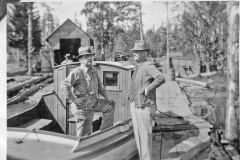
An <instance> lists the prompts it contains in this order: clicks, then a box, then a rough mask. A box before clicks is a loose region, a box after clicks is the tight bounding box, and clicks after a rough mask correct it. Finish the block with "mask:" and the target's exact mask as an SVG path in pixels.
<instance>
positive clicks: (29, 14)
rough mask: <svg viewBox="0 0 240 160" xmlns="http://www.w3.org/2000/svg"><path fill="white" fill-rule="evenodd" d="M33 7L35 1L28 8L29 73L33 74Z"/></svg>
mask: <svg viewBox="0 0 240 160" xmlns="http://www.w3.org/2000/svg"><path fill="white" fill-rule="evenodd" d="M32 9H33V2H30V3H29V5H28V8H27V10H28V11H27V12H28V53H27V54H28V75H29V76H32V52H31V50H32Z"/></svg>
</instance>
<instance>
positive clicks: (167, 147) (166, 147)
mask: <svg viewBox="0 0 240 160" xmlns="http://www.w3.org/2000/svg"><path fill="white" fill-rule="evenodd" d="M174 146H175V140H174V133H173V132H163V134H162V149H161V160H163V159H168V158H177V157H178V156H177V150H176V148H175V147H174Z"/></svg>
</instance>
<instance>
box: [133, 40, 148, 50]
mask: <svg viewBox="0 0 240 160" xmlns="http://www.w3.org/2000/svg"><path fill="white" fill-rule="evenodd" d="M130 50H131V51H149V48H147V47H146V45H145V43H144V41H143V40H136V41H135V44H134V47H133V49H130Z"/></svg>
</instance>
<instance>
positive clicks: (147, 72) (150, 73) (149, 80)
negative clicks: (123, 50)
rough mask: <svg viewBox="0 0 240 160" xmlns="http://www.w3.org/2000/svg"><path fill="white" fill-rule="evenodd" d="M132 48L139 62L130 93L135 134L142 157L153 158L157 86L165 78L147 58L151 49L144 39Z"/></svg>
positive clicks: (145, 158) (144, 158)
mask: <svg viewBox="0 0 240 160" xmlns="http://www.w3.org/2000/svg"><path fill="white" fill-rule="evenodd" d="M131 50H132V51H133V52H134V54H133V56H134V61H136V62H137V66H136V68H135V71H134V73H133V76H132V79H131V83H130V88H129V93H128V100H129V101H130V112H131V116H132V122H133V129H134V135H135V139H136V144H137V148H138V153H139V157H140V159H141V160H152V118H153V116H154V114H155V112H156V88H157V87H159V86H160V85H162V84H163V83H164V82H165V79H164V77H163V76H162V74H161V72H160V71H159V70H158V69H157V68H156V67H155V66H154V64H153V63H152V62H149V61H147V60H146V58H147V56H148V51H149V50H148V49H146V47H145V44H144V41H143V40H137V41H136V42H135V45H134V48H133V49H131Z"/></svg>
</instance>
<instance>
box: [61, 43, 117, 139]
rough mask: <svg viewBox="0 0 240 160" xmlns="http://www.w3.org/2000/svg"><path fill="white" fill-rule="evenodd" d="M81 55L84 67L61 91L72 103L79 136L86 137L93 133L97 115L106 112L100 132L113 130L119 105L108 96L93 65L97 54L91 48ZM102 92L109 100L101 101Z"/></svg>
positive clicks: (85, 49) (75, 73) (72, 76)
mask: <svg viewBox="0 0 240 160" xmlns="http://www.w3.org/2000/svg"><path fill="white" fill-rule="evenodd" d="M78 52H79V61H80V62H81V65H80V66H79V67H77V68H75V69H74V70H72V71H71V72H70V74H69V75H68V76H67V78H66V79H65V80H64V81H63V82H62V83H61V86H60V88H61V90H62V92H63V94H64V95H65V97H66V98H67V99H68V101H69V103H71V111H72V113H73V115H74V116H75V117H76V126H77V128H76V130H77V137H84V136H87V135H89V134H91V126H92V121H93V116H94V112H103V118H102V125H101V127H100V130H104V129H106V128H108V127H111V126H112V125H113V120H114V109H115V106H114V102H113V101H112V99H111V98H110V97H109V96H108V95H107V93H106V90H105V88H104V86H103V85H102V83H101V81H100V78H99V76H98V74H97V70H96V68H94V67H93V66H92V61H93V55H94V54H93V53H92V51H91V49H90V47H89V46H86V47H80V48H79V50H78ZM99 93H100V94H101V95H102V96H103V97H104V98H105V99H99V98H97V95H98V94H99Z"/></svg>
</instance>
